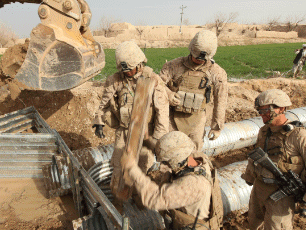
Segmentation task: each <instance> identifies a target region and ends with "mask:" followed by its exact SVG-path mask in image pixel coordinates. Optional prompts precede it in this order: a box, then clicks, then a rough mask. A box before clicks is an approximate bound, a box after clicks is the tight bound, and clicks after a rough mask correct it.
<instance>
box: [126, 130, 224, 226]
mask: <svg viewBox="0 0 306 230" xmlns="http://www.w3.org/2000/svg"><path fill="white" fill-rule="evenodd" d="M194 150H195V144H194V143H193V141H192V140H191V139H190V138H189V137H188V136H187V135H186V134H184V133H182V132H179V131H173V132H170V133H168V134H166V135H164V136H163V137H162V138H161V139H159V140H158V141H157V144H156V148H155V153H156V156H157V160H158V161H159V162H161V166H163V169H165V167H168V169H169V171H168V172H171V174H170V175H171V176H170V177H169V178H168V180H167V181H166V182H165V180H163V179H162V180H161V181H164V183H160V184H157V183H155V182H154V181H152V180H151V179H150V178H149V177H148V176H146V175H145V174H144V173H143V172H142V171H141V169H140V168H139V167H138V165H137V160H136V159H135V158H133V157H129V156H126V155H124V156H123V157H122V158H121V164H122V168H123V172H124V177H127V178H128V179H130V180H131V181H133V184H134V186H135V189H136V191H137V193H138V195H139V196H140V197H141V201H142V203H143V205H144V206H146V207H148V208H150V209H155V210H167V211H168V210H169V212H167V214H166V215H168V217H169V216H170V217H171V219H172V223H171V225H172V226H171V229H183V228H184V227H185V228H184V229H188V228H190V229H191V228H192V227H193V225H194V223H195V222H196V229H207V227H208V228H211V229H214V230H215V229H219V228H220V227H221V225H222V218H223V205H222V199H221V191H220V187H219V183H218V179H217V178H216V170H214V169H213V168H212V164H211V162H210V161H209V159H208V158H207V157H205V155H204V156H203V154H201V156H202V157H200V158H193V157H191V154H192V153H193V152H194ZM203 157H204V158H205V159H203ZM161 168H162V167H161ZM165 175H166V174H165ZM128 179H127V180H128ZM196 217H198V218H197V220H196ZM186 227H187V228H186Z"/></svg>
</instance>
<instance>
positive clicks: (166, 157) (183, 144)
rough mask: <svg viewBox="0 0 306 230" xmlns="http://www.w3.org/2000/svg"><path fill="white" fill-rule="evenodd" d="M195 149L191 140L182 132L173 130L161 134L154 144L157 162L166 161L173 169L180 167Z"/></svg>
mask: <svg viewBox="0 0 306 230" xmlns="http://www.w3.org/2000/svg"><path fill="white" fill-rule="evenodd" d="M194 149H195V144H194V143H193V141H192V140H191V139H190V138H189V137H188V136H187V135H186V134H185V133H183V132H180V131H173V132H170V133H167V134H165V135H164V136H162V137H161V138H160V139H159V140H158V141H157V144H156V147H155V154H156V159H157V161H159V162H167V163H168V164H169V165H170V166H171V168H172V169H173V170H176V169H178V168H180V167H181V166H182V164H183V162H184V161H185V160H186V159H187V158H188V157H189V156H190V154H191V153H192V152H193V150H194Z"/></svg>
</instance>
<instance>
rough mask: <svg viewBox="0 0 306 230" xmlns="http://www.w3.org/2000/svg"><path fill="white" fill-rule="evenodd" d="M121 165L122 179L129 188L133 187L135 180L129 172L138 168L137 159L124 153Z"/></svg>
mask: <svg viewBox="0 0 306 230" xmlns="http://www.w3.org/2000/svg"><path fill="white" fill-rule="evenodd" d="M120 164H121V169H122V178H123V180H124V183H125V184H126V185H128V186H132V185H133V180H132V179H131V178H130V176H129V171H130V169H132V168H134V167H138V165H137V161H136V159H135V157H134V156H131V155H127V154H126V153H123V155H122V156H121V159H120Z"/></svg>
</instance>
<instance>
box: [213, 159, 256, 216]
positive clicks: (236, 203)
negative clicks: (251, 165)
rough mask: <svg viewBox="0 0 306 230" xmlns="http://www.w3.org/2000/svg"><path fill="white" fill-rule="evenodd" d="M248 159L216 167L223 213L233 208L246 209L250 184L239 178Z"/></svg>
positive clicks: (233, 209)
mask: <svg viewBox="0 0 306 230" xmlns="http://www.w3.org/2000/svg"><path fill="white" fill-rule="evenodd" d="M247 163H248V161H240V162H235V163H233V164H230V165H227V166H225V167H222V168H220V169H218V177H219V180H220V188H221V195H222V201H223V211H224V215H227V214H229V213H230V212H232V211H235V210H242V211H247V210H248V204H249V200H250V194H251V190H252V186H249V185H247V184H246V183H245V181H244V180H243V179H242V178H241V174H242V173H243V172H244V171H245V169H246V166H247Z"/></svg>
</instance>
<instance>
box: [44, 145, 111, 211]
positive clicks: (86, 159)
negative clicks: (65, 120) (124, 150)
mask: <svg viewBox="0 0 306 230" xmlns="http://www.w3.org/2000/svg"><path fill="white" fill-rule="evenodd" d="M113 151H114V146H113V145H112V144H110V145H105V146H99V147H94V148H85V149H81V150H76V151H73V154H74V156H75V157H76V158H77V159H78V161H79V162H80V164H81V165H82V167H83V168H84V169H85V170H86V171H87V172H88V174H89V175H90V176H91V177H92V179H93V180H94V181H95V182H96V183H97V185H98V186H100V188H101V190H102V191H103V192H104V194H105V195H106V196H107V197H108V199H110V200H112V199H113V195H112V194H111V192H110V188H109V182H110V179H111V174H112V172H113V168H112V167H111V166H110V159H111V157H112V155H113ZM43 174H44V179H45V186H46V188H47V190H48V191H49V195H50V196H51V197H53V196H62V195H65V194H67V193H68V192H69V191H70V189H71V185H70V182H69V168H68V163H67V162H66V159H65V158H64V157H62V156H53V158H52V164H50V165H47V166H46V167H44V168H43ZM85 190H86V188H85ZM85 199H87V200H88V204H92V205H94V201H93V199H91V197H90V196H89V195H87V193H85ZM89 209H92V207H89Z"/></svg>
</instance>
